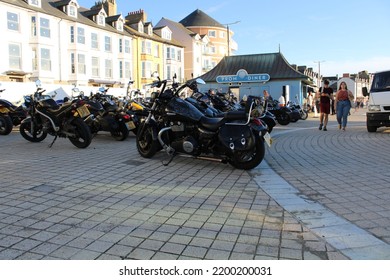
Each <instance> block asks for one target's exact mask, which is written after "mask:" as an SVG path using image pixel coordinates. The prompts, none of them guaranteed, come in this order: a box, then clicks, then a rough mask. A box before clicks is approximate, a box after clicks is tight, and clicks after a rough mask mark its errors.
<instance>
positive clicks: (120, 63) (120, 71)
mask: <svg viewBox="0 0 390 280" xmlns="http://www.w3.org/2000/svg"><path fill="white" fill-rule="evenodd" d="M119 78H120V79H122V78H123V61H119Z"/></svg>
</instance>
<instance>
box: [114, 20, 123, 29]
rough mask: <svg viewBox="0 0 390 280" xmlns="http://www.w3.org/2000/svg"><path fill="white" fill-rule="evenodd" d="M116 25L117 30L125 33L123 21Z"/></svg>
mask: <svg viewBox="0 0 390 280" xmlns="http://www.w3.org/2000/svg"><path fill="white" fill-rule="evenodd" d="M116 24H117V30H119V31H123V21H121V20H118V21H117V22H116Z"/></svg>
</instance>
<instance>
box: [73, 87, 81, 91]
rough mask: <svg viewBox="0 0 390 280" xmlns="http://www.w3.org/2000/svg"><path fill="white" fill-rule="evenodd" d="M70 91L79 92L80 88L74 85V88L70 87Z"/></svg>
mask: <svg viewBox="0 0 390 280" xmlns="http://www.w3.org/2000/svg"><path fill="white" fill-rule="evenodd" d="M72 91H73V92H79V91H80V90H79V89H78V88H77V87H75V88H72Z"/></svg>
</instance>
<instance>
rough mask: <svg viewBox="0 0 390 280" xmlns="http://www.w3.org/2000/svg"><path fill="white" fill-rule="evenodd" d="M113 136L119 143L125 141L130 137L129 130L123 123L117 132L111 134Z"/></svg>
mask: <svg viewBox="0 0 390 280" xmlns="http://www.w3.org/2000/svg"><path fill="white" fill-rule="evenodd" d="M111 136H112V137H114V139H115V140H117V141H123V140H125V139H126V138H127V137H128V136H129V129H128V128H127V126H126V125H125V124H124V123H123V122H121V123H120V124H119V126H118V128H117V129H116V130H115V131H112V132H111Z"/></svg>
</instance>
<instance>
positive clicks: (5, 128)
mask: <svg viewBox="0 0 390 280" xmlns="http://www.w3.org/2000/svg"><path fill="white" fill-rule="evenodd" d="M12 127H13V124H12V120H11V118H10V117H9V116H7V115H0V135H8V134H10V133H11V131H12Z"/></svg>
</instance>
